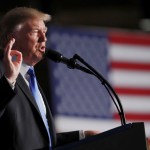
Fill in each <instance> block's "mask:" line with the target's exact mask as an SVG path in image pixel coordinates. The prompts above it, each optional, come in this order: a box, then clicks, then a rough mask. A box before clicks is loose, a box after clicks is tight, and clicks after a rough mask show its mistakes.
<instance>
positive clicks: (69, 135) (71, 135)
mask: <svg viewBox="0 0 150 150" xmlns="http://www.w3.org/2000/svg"><path fill="white" fill-rule="evenodd" d="M75 141H79V131H71V132H64V133H63V132H62V133H57V145H56V146H60V145H64V144H69V143H71V142H75Z"/></svg>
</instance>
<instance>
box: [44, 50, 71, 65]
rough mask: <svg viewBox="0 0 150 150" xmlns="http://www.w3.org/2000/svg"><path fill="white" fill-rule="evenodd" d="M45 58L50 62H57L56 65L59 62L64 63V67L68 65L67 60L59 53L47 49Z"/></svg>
mask: <svg viewBox="0 0 150 150" xmlns="http://www.w3.org/2000/svg"><path fill="white" fill-rule="evenodd" d="M45 56H46V57H47V58H49V59H51V60H52V61H54V62H57V63H60V62H61V63H64V64H66V65H68V63H69V59H68V58H66V57H64V56H63V55H62V54H61V53H59V52H57V51H54V50H52V49H47V50H46V53H45Z"/></svg>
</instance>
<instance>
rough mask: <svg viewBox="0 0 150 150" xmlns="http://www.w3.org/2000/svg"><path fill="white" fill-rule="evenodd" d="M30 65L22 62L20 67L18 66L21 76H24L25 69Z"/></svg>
mask: <svg viewBox="0 0 150 150" xmlns="http://www.w3.org/2000/svg"><path fill="white" fill-rule="evenodd" d="M30 67H31V66H29V65H27V64H25V63H22V65H21V68H20V73H21V75H22V76H23V77H25V75H26V73H27V71H28V70H29V68H30Z"/></svg>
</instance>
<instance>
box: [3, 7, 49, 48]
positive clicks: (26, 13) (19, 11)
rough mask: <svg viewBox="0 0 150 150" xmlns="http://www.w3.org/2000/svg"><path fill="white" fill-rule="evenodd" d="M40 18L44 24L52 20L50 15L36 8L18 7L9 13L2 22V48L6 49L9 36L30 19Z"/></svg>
mask: <svg viewBox="0 0 150 150" xmlns="http://www.w3.org/2000/svg"><path fill="white" fill-rule="evenodd" d="M33 18H38V19H41V20H43V21H44V22H48V21H50V20H51V16H50V15H49V14H46V13H43V12H41V11H39V10H37V9H35V8H29V7H16V8H14V9H12V10H10V11H8V12H7V13H6V14H5V15H4V16H3V18H2V20H1V22H0V48H1V49H2V48H4V47H5V45H6V43H7V42H8V41H9V39H8V36H9V34H11V33H12V32H14V31H15V30H17V29H19V26H20V25H23V24H24V22H25V21H27V20H28V19H33Z"/></svg>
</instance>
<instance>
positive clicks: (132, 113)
mask: <svg viewBox="0 0 150 150" xmlns="http://www.w3.org/2000/svg"><path fill="white" fill-rule="evenodd" d="M47 38H48V41H47V47H48V48H52V49H54V50H57V51H59V52H60V53H62V54H63V55H64V56H65V57H67V58H72V57H73V55H74V54H78V55H79V56H81V57H82V58H83V59H84V60H85V61H86V62H88V63H89V64H90V65H91V66H92V67H94V68H95V69H96V70H97V71H98V72H99V73H101V74H102V75H103V76H104V77H105V79H107V80H108V81H109V83H110V84H111V85H112V87H113V88H114V90H115V91H116V92H117V94H118V96H119V97H120V100H121V103H122V106H123V108H124V112H125V116H126V119H127V123H129V122H141V121H142V122H144V124H145V130H146V136H147V137H150V35H148V34H145V33H139V32H133V31H121V30H106V29H105V30H104V29H99V28H83V27H82V28H79V27H78V28H77V27H76V28H73V27H72V28H69V27H57V26H56V27H54V26H53V27H52V26H50V27H49V31H48V35H47ZM49 65H50V66H51V71H50V72H49V74H50V76H51V82H50V84H51V87H52V88H51V89H52V91H51V92H52V101H53V106H54V108H55V123H56V128H57V130H60V131H68V130H76V129H83V130H88V129H93V130H100V131H106V130H108V129H112V128H114V127H117V126H120V125H121V123H120V118H119V117H118V112H117V109H116V108H115V105H114V103H113V102H112V100H111V99H110V97H109V95H108V93H107V92H106V89H105V88H104V87H103V86H102V84H101V82H100V81H99V80H98V79H96V78H95V77H94V76H91V75H89V74H86V73H84V72H81V71H79V70H76V69H74V70H73V69H69V68H67V66H66V65H64V64H57V63H53V62H51V61H50V62H49Z"/></svg>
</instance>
